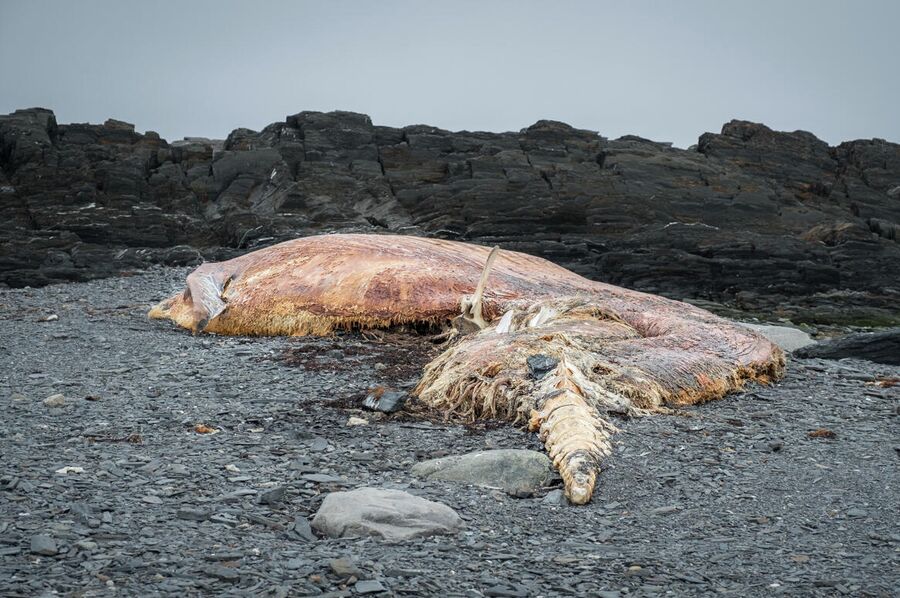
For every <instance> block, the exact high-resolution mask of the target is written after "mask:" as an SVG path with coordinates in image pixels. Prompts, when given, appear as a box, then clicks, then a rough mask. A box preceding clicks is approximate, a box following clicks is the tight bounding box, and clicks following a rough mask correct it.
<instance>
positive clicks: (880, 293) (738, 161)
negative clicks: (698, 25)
mask: <svg viewBox="0 0 900 598" xmlns="http://www.w3.org/2000/svg"><path fill="white" fill-rule="evenodd" d="M898 223H900V145H897V144H894V143H889V142H887V141H884V140H880V139H871V140H857V141H849V142H845V143H842V144H840V145H838V146H835V147H829V146H828V145H827V144H826V143H825V142H823V141H821V140H819V139H817V138H815V137H814V136H813V135H811V134H809V133H806V132H803V131H795V132H791V133H788V132H778V131H773V130H771V129H769V128H768V127H766V126H764V125H761V124H755V123H749V122H745V121H732V122H729V123H727V124H725V125H724V126H723V128H722V130H721V132H720V133H705V134H703V135H701V136H700V138H699V140H698V144H697V145H696V146H693V147H691V148H689V149H678V148H674V147H671V146H670V145H669V144H666V143H660V142H654V141H651V140H647V139H643V138H640V137H635V136H625V137H621V138H619V139H612V140H611V139H607V138H605V137H603V136H602V135H600V134H598V133H596V132H593V131H585V130H579V129H575V128H572V127H570V126H568V125H566V124H564V123H560V122H553V121H539V122H537V123H535V124H534V125H532V126H530V127H527V128H525V129H523V130H521V131H519V132H513V133H484V132H466V131H463V132H450V131H445V130H441V129H437V128H435V127H430V126H426V125H413V126H408V127H403V128H392V127H385V126H378V125H374V124H373V123H372V121H371V120H370V119H369V117H367V116H365V115H363V114H356V113H349V112H330V113H319V112H301V113H298V114H295V115H292V116H288V117H286V118H285V119H284V120H282V121H279V122H275V123H273V124H271V125H269V126H267V127H265V128H264V129H263V130H262V131H258V132H256V131H250V130H247V129H237V130H235V131H233V132H232V133H231V134H230V135H229V136H228V138H227V139H225V140H221V141H216V140H208V139H199V138H190V139H186V140H183V141H180V142H173V143H168V142H166V141H165V140H163V139H161V138H160V137H159V136H158V135H157V134H155V133H153V132H151V131H148V132H146V133H143V134H142V133H138V132H136V131H135V130H134V127H133V126H132V125H130V124H128V123H124V122H121V121H116V120H109V121H107V122H106V123H104V124H102V125H91V124H58V123H57V122H56V118H55V116H54V114H53V113H52V112H51V111H49V110H44V109H39V108H34V109H27V110H19V111H16V112H14V113H12V114H10V115H6V116H0V284H5V285H8V286H12V287H21V286H26V285H31V286H37V285H43V284H47V283H54V282H65V281H83V280H89V279H94V278H102V277H106V276H113V275H122V274H129V273H132V272H134V271H137V270H141V269H143V268H146V267H148V266H150V265H154V264H163V265H188V264H195V263H197V262H199V261H200V260H202V259H221V258H225V257H229V256H233V255H235V254H236V253H240V252H244V251H246V250H248V249H250V248H255V247H259V246H263V245H266V244H271V243H274V242H276V241H279V240H284V239H288V238H294V237H297V236H301V235H308V234H320V233H327V232H334V231H345V232H346V231H364V232H380V233H385V234H416V235H426V236H440V237H446V238H453V239H459V240H466V241H471V242H476V243H483V244H498V245H500V246H501V247H505V248H509V249H515V250H519V251H524V252H527V253H532V254H536V255H540V256H542V257H545V258H548V259H550V260H552V261H554V262H557V263H559V264H561V265H563V266H565V267H567V268H569V269H571V270H574V271H576V272H578V273H580V274H583V275H585V276H588V277H589V278H593V279H597V280H603V281H606V282H611V283H613V284H618V285H621V286H626V287H629V288H634V289H638V290H643V291H648V292H653V293H657V294H662V295H666V296H669V297H673V298H676V299H683V298H687V299H691V300H695V301H704V302H713V303H715V304H726V305H727V306H728V307H729V308H734V309H738V310H741V311H744V312H754V313H757V314H760V315H764V316H765V317H766V318H768V319H775V318H785V319H790V320H792V321H794V322H795V323H807V324H811V325H820V324H836V325H852V326H889V325H896V324H897V323H898V322H900V313H898V310H897V305H898V303H900V287H898V283H897V280H900V265H898V264H900V244H898V240H900V235H898V230H900V224H898Z"/></svg>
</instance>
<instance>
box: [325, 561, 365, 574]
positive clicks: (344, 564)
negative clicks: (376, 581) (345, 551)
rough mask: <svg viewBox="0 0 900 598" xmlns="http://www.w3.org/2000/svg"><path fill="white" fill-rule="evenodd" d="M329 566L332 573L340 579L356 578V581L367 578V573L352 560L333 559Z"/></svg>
mask: <svg viewBox="0 0 900 598" xmlns="http://www.w3.org/2000/svg"><path fill="white" fill-rule="evenodd" d="M328 566H329V567H331V571H332V572H333V573H334V574H335V575H337V576H338V577H343V578H347V577H355V578H356V579H363V578H365V577H366V574H365V572H363V570H362V569H360V568H359V567H358V566H357V565H356V563H355V562H353V559H351V558H340V559H331V560H330V561H328Z"/></svg>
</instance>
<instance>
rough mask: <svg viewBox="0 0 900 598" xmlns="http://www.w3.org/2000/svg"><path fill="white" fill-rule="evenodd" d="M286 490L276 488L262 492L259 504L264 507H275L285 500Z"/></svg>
mask: <svg viewBox="0 0 900 598" xmlns="http://www.w3.org/2000/svg"><path fill="white" fill-rule="evenodd" d="M285 491H286V488H285V487H284V486H276V487H275V488H271V489H269V490H266V491H265V492H262V493H261V494H260V495H259V503H260V504H263V505H274V504H278V503H280V502H282V501H283V500H284V495H285Z"/></svg>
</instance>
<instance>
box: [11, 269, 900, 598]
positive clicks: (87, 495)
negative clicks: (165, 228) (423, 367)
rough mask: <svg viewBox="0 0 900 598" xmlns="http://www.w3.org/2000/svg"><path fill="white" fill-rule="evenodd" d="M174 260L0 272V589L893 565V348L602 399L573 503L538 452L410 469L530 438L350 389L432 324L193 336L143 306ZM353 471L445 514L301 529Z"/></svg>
mask: <svg viewBox="0 0 900 598" xmlns="http://www.w3.org/2000/svg"><path fill="white" fill-rule="evenodd" d="M187 271H188V270H187V269H185V268H151V269H150V270H148V271H146V272H144V273H141V274H137V275H134V276H130V277H120V278H107V279H103V280H95V281H91V282H85V283H76V284H64V285H49V286H45V287H43V288H30V289H0V326H2V329H3V335H2V343H0V401H2V403H3V410H4V414H5V416H4V418H2V421H0V453H2V455H3V459H2V460H0V594H2V595H4V596H34V595H48V594H50V593H59V594H79V595H84V596H101V595H104V596H105V595H113V594H116V595H121V596H145V595H150V594H152V595H171V596H191V595H201V594H208V593H220V594H228V595H232V594H234V595H237V594H240V595H253V596H304V595H310V596H354V595H373V596H378V595H385V596H386V595H398V596H403V595H409V596H415V595H437V594H440V595H445V596H448V597H449V596H466V597H478V596H575V595H578V596H605V597H613V596H655V595H665V594H666V592H675V593H676V594H677V595H680V596H695V595H696V596H703V595H722V594H725V595H738V596H744V595H761V594H766V595H785V596H796V595H809V596H833V595H858V596H891V595H896V593H897V591H898V589H900V575H898V573H897V572H898V571H900V566H898V565H900V556H898V555H900V552H898V550H900V535H898V532H897V526H896V512H897V508H898V504H897V482H898V479H897V472H898V468H897V459H898V457H900V445H898V443H897V437H898V435H897V431H898V427H897V426H898V415H900V412H898V404H900V386H898V385H894V384H892V383H891V380H893V379H897V378H900V368H898V367H897V366H891V365H885V364H875V363H872V362H865V361H857V360H852V359H843V360H839V361H826V360H822V359H815V358H804V359H800V358H793V359H791V360H790V361H789V364H788V375H787V377H786V378H785V379H784V380H783V381H781V382H779V383H778V384H776V385H774V386H770V387H759V386H754V387H750V388H748V389H747V390H746V391H745V392H743V393H740V394H737V395H734V396H731V397H728V398H726V399H723V400H720V401H715V402H712V403H709V404H706V405H701V406H697V407H694V408H691V409H689V410H688V411H687V413H686V414H684V415H679V416H655V417H647V418H641V419H634V420H627V421H626V420H621V421H617V422H616V423H617V425H619V426H620V427H621V428H622V429H623V432H622V433H621V434H619V435H617V436H616V437H615V441H616V445H615V452H614V454H613V456H611V457H610V458H609V459H608V460H607V462H606V466H605V471H604V472H603V474H602V475H601V480H600V484H599V487H598V491H597V494H596V495H595V498H594V500H593V501H592V502H591V503H590V504H588V505H586V506H584V507H572V506H568V505H566V504H565V503H564V502H561V501H559V500H558V494H559V493H558V491H556V484H558V482H555V481H553V480H544V479H543V478H541V477H537V478H536V479H537V482H535V484H536V485H537V487H536V488H534V487H529V488H522V487H519V486H513V487H511V488H510V489H508V491H502V490H501V489H491V488H484V487H480V486H477V485H468V484H465V483H461V482H459V481H447V480H448V478H447V475H444V476H443V478H444V479H439V477H435V476H434V475H433V473H423V471H428V472H431V471H432V470H433V469H434V466H431V465H429V466H428V467H424V466H423V465H421V464H422V463H423V462H425V461H426V460H429V459H432V458H441V457H444V458H446V457H448V456H452V455H464V454H468V453H473V452H476V451H493V450H495V449H533V450H535V451H541V445H540V442H539V441H538V439H537V438H536V437H535V436H534V435H531V434H528V433H525V432H523V431H522V430H519V429H516V428H513V427H511V426H508V425H505V424H501V423H497V424H496V425H495V424H485V425H480V426H478V427H472V428H470V427H465V426H459V425H453V424H448V423H445V422H443V421H442V420H441V418H440V416H439V415H438V414H436V415H435V417H433V418H425V419H416V418H412V417H410V416H408V415H404V414H403V413H402V412H400V413H396V414H381V413H374V412H371V411H366V410H363V409H362V408H361V402H362V399H363V398H364V397H365V395H366V392H367V389H368V388H370V387H372V386H374V385H379V384H383V385H390V386H393V387H399V388H404V387H408V386H409V385H410V384H412V383H413V381H414V379H415V375H416V372H417V368H418V365H417V364H418V363H420V362H422V361H423V360H427V359H428V356H429V352H430V351H431V352H433V351H434V350H435V348H434V347H433V345H429V343H428V341H427V339H419V340H418V341H416V339H413V342H398V341H396V340H394V339H392V338H391V337H390V336H385V337H377V336H371V337H368V338H366V337H363V336H360V335H354V334H350V335H346V336H342V337H340V338H326V339H311V338H300V339H288V338H226V337H215V336H198V337H193V336H191V335H189V334H187V333H185V332H183V331H181V330H177V329H175V328H173V327H171V326H169V325H167V324H165V323H162V322H157V321H149V320H147V318H146V315H145V314H146V310H147V308H148V307H149V306H150V305H151V304H152V303H153V302H155V301H156V300H158V299H160V298H162V297H165V296H168V295H169V294H170V293H171V292H173V291H175V290H177V289H179V288H180V287H181V285H182V283H183V279H184V275H185V274H186V272H187ZM353 418H355V421H354V419H353ZM362 422H364V423H362ZM348 424H354V425H348ZM201 426H202V427H201ZM210 430H212V431H214V433H203V432H208V431H210ZM454 463H455V461H454ZM453 475H454V476H455V475H457V474H453ZM358 488H376V489H381V490H392V491H400V492H404V493H409V494H411V495H414V496H416V497H420V498H422V499H426V500H427V501H433V502H437V503H441V504H442V505H445V506H446V507H447V508H449V509H451V510H452V511H454V512H455V513H456V514H458V516H459V519H460V522H459V523H460V525H461V527H459V528H458V529H455V530H454V531H449V533H441V534H439V535H426V536H424V537H421V536H417V537H412V538H408V539H404V540H402V541H398V542H394V543H386V542H382V541H380V540H377V539H374V538H356V539H351V538H340V537H335V538H332V537H329V536H328V535H326V533H325V532H322V531H321V530H320V531H316V530H317V529H318V528H320V527H322V526H317V524H316V521H315V518H316V514H317V513H319V512H320V510H321V509H322V506H323V504H324V502H325V500H327V498H326V497H328V496H337V495H338V494H340V493H341V492H344V491H349V490H354V489H358ZM451 519H452V518H451ZM448 525H449V526H450V527H455V525H456V522H455V520H452V521H450V523H449V524H448Z"/></svg>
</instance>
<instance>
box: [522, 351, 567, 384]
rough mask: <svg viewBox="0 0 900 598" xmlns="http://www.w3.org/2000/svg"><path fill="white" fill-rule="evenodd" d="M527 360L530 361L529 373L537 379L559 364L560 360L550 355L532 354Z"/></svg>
mask: <svg viewBox="0 0 900 598" xmlns="http://www.w3.org/2000/svg"><path fill="white" fill-rule="evenodd" d="M526 362H527V363H528V374H529V375H530V376H531V377H532V378H534V379H535V380H540V379H541V378H543V377H544V376H546V375H547V374H549V373H550V372H552V371H553V369H554V368H555V367H556V366H557V364H559V360H558V359H556V358H555V357H550V356H549V355H543V354H538V355H532V356H531V357H529V358H528V359H527V360H526Z"/></svg>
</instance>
